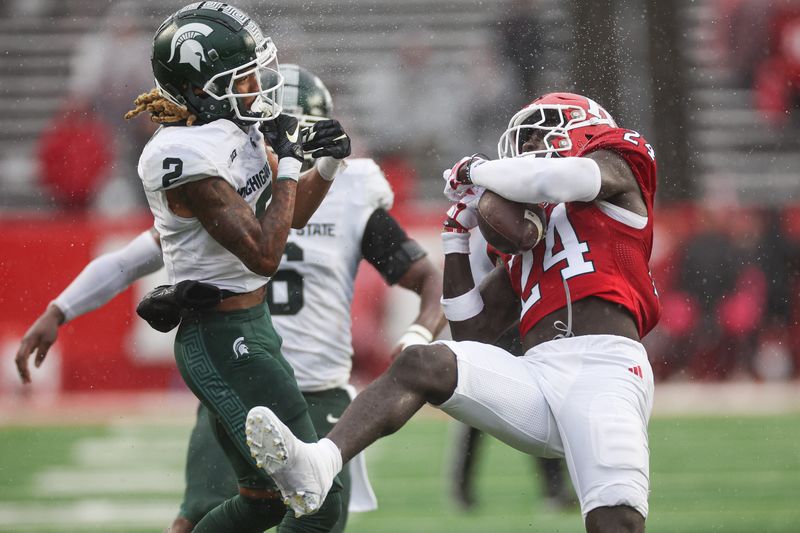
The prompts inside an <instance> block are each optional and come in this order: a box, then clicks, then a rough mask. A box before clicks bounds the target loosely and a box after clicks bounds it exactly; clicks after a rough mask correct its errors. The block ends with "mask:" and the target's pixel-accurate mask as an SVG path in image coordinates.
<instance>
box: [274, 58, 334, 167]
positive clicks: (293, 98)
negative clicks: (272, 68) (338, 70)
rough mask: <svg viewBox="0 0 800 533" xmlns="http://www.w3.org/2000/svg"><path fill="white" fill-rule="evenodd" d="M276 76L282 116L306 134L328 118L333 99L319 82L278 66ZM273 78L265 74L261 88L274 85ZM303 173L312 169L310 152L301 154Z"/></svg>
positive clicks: (289, 67)
mask: <svg viewBox="0 0 800 533" xmlns="http://www.w3.org/2000/svg"><path fill="white" fill-rule="evenodd" d="M279 70H280V75H281V76H282V77H283V102H282V105H281V107H282V108H283V113H286V114H287V115H292V116H293V117H295V118H296V119H297V121H298V122H299V123H300V129H301V130H306V129H307V128H310V127H311V126H313V125H314V124H315V123H317V122H319V121H320V120H325V119H328V118H331V116H332V115H333V98H331V93H330V91H328V88H327V87H325V84H324V83H322V80H321V79H319V77H317V76H316V75H314V74H313V73H312V72H311V71H310V70H308V69H306V68H303V67H301V66H300V65H295V64H292V63H286V64H284V65H281V66H280V69H279ZM275 78H276V75H275V74H274V73H273V72H265V73H264V75H263V78H262V79H261V84H262V85H272V84H274V83H275ZM303 157H304V158H305V165H304V167H303V168H304V169H306V168H311V167H312V166H314V157H313V156H312V155H311V152H304V153H303Z"/></svg>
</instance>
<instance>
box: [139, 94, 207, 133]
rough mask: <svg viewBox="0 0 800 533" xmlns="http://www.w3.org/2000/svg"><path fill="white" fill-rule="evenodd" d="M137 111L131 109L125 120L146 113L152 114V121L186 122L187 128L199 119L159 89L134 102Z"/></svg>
mask: <svg viewBox="0 0 800 533" xmlns="http://www.w3.org/2000/svg"><path fill="white" fill-rule="evenodd" d="M133 105H135V106H136V109H131V110H130V111H128V112H127V113H125V119H126V120H130V119H132V118H133V117H135V116H137V115H139V114H140V113H142V112H144V111H149V112H150V120H152V121H153V122H158V123H159V124H163V123H165V122H180V121H182V120H185V121H186V125H187V126H191V125H192V124H194V122H195V121H196V120H197V117H196V116H195V115H193V114H192V113H189V111H188V110H187V109H186V108H185V107H181V106H179V105H176V104H174V103H172V102H170V101H169V100H167V99H166V98H164V97H163V96H162V95H161V92H160V91H159V90H158V89H155V88H153V89H151V90H150V92H147V93H142V94H140V95H139V96H137V97H136V100H134V101H133Z"/></svg>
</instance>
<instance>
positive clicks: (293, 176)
mask: <svg viewBox="0 0 800 533" xmlns="http://www.w3.org/2000/svg"><path fill="white" fill-rule="evenodd" d="M302 166H303V162H302V161H299V160H297V159H295V158H293V157H284V158H283V159H280V160H279V161H278V181H281V180H292V181H297V180H299V179H300V168H301V167H302Z"/></svg>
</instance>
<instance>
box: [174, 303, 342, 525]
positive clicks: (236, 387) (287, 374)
mask: <svg viewBox="0 0 800 533" xmlns="http://www.w3.org/2000/svg"><path fill="white" fill-rule="evenodd" d="M280 345H281V339H280V337H279V336H278V334H277V333H276V332H275V329H274V328H273V326H272V321H271V319H270V316H269V311H268V309H267V306H266V305H259V306H256V307H253V308H250V309H243V310H236V311H229V312H218V311H213V310H212V311H204V312H198V313H193V314H190V315H189V316H187V317H185V318H184V319H183V321H182V322H181V326H180V327H179V328H178V333H177V335H176V338H175V360H176V362H177V366H178V370H179V371H180V373H181V376H182V377H183V379H184V381H185V382H186V384H187V386H188V387H189V388H190V389H191V390H192V392H193V393H194V394H195V396H197V398H198V399H199V400H200V402H201V403H202V404H203V405H204V406H205V407H206V409H208V412H209V416H210V417H211V418H212V419H213V421H214V424H213V425H212V427H213V428H214V429H215V431H213V433H214V435H215V437H216V440H217V442H218V443H219V445H220V447H221V449H222V451H223V453H224V456H225V457H226V459H227V462H228V463H229V464H230V467H232V469H233V472H234V475H235V479H236V480H237V482H238V485H239V486H241V487H245V488H250V489H256V490H264V489H271V490H276V486H275V483H274V482H273V481H272V480H271V479H270V478H269V477H268V476H267V474H266V473H265V472H264V471H263V470H262V469H260V468H258V467H257V466H256V465H255V461H254V459H253V458H252V457H251V456H250V451H249V448H248V447H247V444H246V442H245V433H244V425H245V418H246V417H247V413H248V411H249V410H250V409H251V408H253V407H255V406H257V405H264V406H266V407H269V408H270V409H271V410H272V411H274V412H275V414H276V415H278V417H279V418H280V419H281V420H282V421H283V422H284V423H285V424H286V425H287V426H288V427H289V428H290V429H291V430H292V432H293V433H294V434H295V435H296V436H297V437H298V438H300V439H301V440H303V441H305V442H315V441H316V440H317V434H316V430H315V429H314V426H313V424H312V422H311V419H310V417H309V416H308V412H307V405H306V402H305V399H304V398H303V396H302V394H301V393H300V390H299V389H298V388H297V382H296V381H295V379H294V372H293V370H292V368H291V366H290V365H289V363H287V362H286V360H285V359H284V358H283V356H282V355H281V353H280ZM201 418H203V419H207V418H208V417H201ZM209 425H211V424H209ZM340 488H341V487H340V486H339V484H338V483H334V487H333V488H332V489H331V493H330V496H329V497H331V498H333V499H336V500H339V499H340V496H339V490H340ZM240 498H241V497H240V496H236V498H234V499H240ZM237 502H238V500H237ZM237 502H234V503H237ZM217 503H220V502H219V501H218V502H217ZM326 507H327V508H328V510H329V512H330V506H325V505H323V508H326ZM337 507H338V506H337ZM334 511H335V514H334V515H332V516H331V518H332V520H329V522H330V523H329V524H328V527H327V528H322V529H320V527H319V524H320V523H321V521H324V520H325V516H324V514H323V515H320V514H319V513H317V515H313V516H314V517H315V518H313V520H309V526H311V527H309V528H308V529H304V528H303V527H302V522H303V521H304V519H300V520H297V519H294V517H293V513H290V512H288V511H287V512H286V513H285V515H286V517H287V519H284V520H283V523H284V524H286V525H287V526H289V527H287V530H292V531H304V530H308V531H325V530H328V529H330V527H333V524H334V522H335V521H336V519H337V518H338V514H339V511H340V509H338V508H337V509H335V510H334ZM209 514H213V517H209V522H208V523H207V524H206V523H204V522H206V521H205V520H200V521H199V522H198V523H197V527H196V531H198V532H202V531H215V532H216V531H222V530H228V531H245V530H252V531H263V530H264V529H268V528H269V527H272V526H275V525H277V524H278V523H279V522H280V519H279V517H278V518H276V513H275V512H273V510H271V509H266V510H265V509H264V506H261V507H259V506H256V505H238V504H236V505H233V504H229V505H227V506H224V507H223V506H220V508H219V509H215V510H214V512H213V513H209ZM290 515H291V516H290ZM212 518H213V524H212V523H211V521H212ZM309 518H310V517H309ZM287 520H290V522H291V521H294V522H299V523H300V524H294V523H291V524H289V523H287ZM312 522H313V523H314V524H313V526H312V524H311V523H312ZM295 525H297V526H299V527H295ZM259 528H260V529H259Z"/></svg>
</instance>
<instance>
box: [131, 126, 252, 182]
mask: <svg viewBox="0 0 800 533" xmlns="http://www.w3.org/2000/svg"><path fill="white" fill-rule="evenodd" d="M233 130H235V131H233ZM237 132H238V135H237ZM240 135H244V133H243V132H242V131H241V130H240V129H239V128H238V127H236V125H235V124H233V123H232V122H230V121H227V120H216V121H214V122H211V123H209V124H203V125H200V126H189V127H186V126H169V127H164V128H162V129H161V130H159V131H158V133H157V134H156V135H154V136H153V138H152V139H151V140H150V142H149V143H148V144H147V146H146V147H145V149H144V150H143V151H142V156H141V158H140V159H139V176H140V177H141V179H142V182H143V183H144V188H145V189H146V190H148V191H157V190H166V189H172V188H175V187H178V186H180V185H183V184H185V183H189V182H191V181H197V180H200V179H205V178H209V177H214V176H219V177H222V178H223V179H225V180H226V181H230V180H231V176H229V173H230V155H231V153H232V151H233V150H234V148H235V147H236V145H237V144H238V142H240V141H241V137H240Z"/></svg>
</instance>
